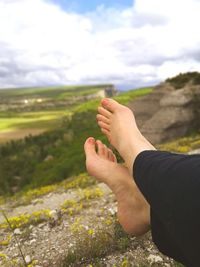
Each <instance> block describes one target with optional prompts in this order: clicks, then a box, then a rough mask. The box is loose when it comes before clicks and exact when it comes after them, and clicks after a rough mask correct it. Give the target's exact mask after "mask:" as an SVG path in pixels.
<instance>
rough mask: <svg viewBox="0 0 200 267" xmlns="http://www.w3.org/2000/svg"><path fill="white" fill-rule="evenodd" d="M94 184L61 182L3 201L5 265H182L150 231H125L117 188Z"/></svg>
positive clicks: (1, 255) (0, 246)
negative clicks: (137, 234)
mask: <svg viewBox="0 0 200 267" xmlns="http://www.w3.org/2000/svg"><path fill="white" fill-rule="evenodd" d="M79 178H80V177H79ZM75 179H76V178H75ZM88 179H90V178H88ZM79 180H80V179H79ZM88 181H89V180H88ZM72 182H73V180H72ZM91 184H92V183H91V181H89V182H88V186H87V185H86V184H85V185H84V188H73V187H72V188H70V189H66V188H67V187H66V184H64V183H61V184H60V185H59V186H57V187H56V189H55V188H54V187H52V191H50V192H48V193H47V194H43V195H40V196H35V197H32V198H31V199H30V198H29V199H28V201H27V199H26V201H25V199H24V198H23V196H20V197H18V198H16V199H10V200H8V201H7V202H5V203H4V204H2V205H1V209H2V210H3V211H4V213H2V214H0V266H5V267H11V266H29V267H32V266H37V267H47V266H49V267H54V266H56V267H65V266H77V267H78V266H80V267H81V266H87V267H89V266H90V267H91V266H93V267H94V266H110V267H114V266H115V267H126V266H138V267H139V266H140V267H142V266H166V267H172V266H179V265H178V264H177V263H175V262H174V261H173V260H171V259H169V258H167V257H165V256H163V255H162V254H160V253H159V252H158V250H157V249H156V247H155V246H154V244H153V243H152V241H151V235H150V233H148V234H146V235H145V236H143V237H141V238H135V237H131V236H128V235H127V234H125V233H124V231H123V230H122V229H121V227H120V225H119V224H118V222H117V219H116V200H115V198H114V196H113V194H112V192H111V191H110V190H109V189H108V188H107V187H106V186H105V185H104V184H93V185H91ZM74 185H76V186H75V187H77V183H76V182H75V183H74ZM44 191H45V190H44ZM5 215H6V217H8V222H6V221H5ZM20 250H21V252H20Z"/></svg>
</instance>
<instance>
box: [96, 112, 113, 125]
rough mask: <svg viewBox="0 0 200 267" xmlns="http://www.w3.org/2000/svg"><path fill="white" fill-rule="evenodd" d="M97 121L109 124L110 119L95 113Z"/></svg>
mask: <svg viewBox="0 0 200 267" xmlns="http://www.w3.org/2000/svg"><path fill="white" fill-rule="evenodd" d="M97 121H102V122H104V123H107V124H110V120H109V119H108V118H106V117H105V116H102V115H101V114H97Z"/></svg>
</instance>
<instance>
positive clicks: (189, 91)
mask: <svg viewBox="0 0 200 267" xmlns="http://www.w3.org/2000/svg"><path fill="white" fill-rule="evenodd" d="M130 108H131V109H132V110H133V111H134V113H135V116H136V120H137V123H138V126H139V128H140V130H141V131H142V133H143V134H144V135H145V136H146V137H147V138H148V139H149V140H150V141H151V142H152V143H154V144H159V143H161V142H165V141H169V140H172V139H174V138H177V137H181V136H184V135H186V134H187V133H189V132H191V131H197V130H198V129H199V128H200V119H199V118H200V116H199V115H200V85H193V84H191V83H188V84H186V85H185V86H184V87H183V88H181V89H178V90H177V89H175V87H173V86H172V85H171V84H170V83H162V84H160V85H158V86H156V87H155V89H154V91H153V93H152V94H150V95H147V96H145V97H143V98H141V99H137V100H135V101H133V102H131V103H130Z"/></svg>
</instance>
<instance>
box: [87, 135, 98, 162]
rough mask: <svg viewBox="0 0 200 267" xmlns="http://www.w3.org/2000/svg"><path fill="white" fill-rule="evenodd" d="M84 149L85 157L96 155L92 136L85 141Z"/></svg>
mask: <svg viewBox="0 0 200 267" xmlns="http://www.w3.org/2000/svg"><path fill="white" fill-rule="evenodd" d="M84 150H85V155H86V158H88V157H91V156H94V155H96V150H95V139H94V138H93V137H89V138H88V139H87V140H86V141H85V144H84Z"/></svg>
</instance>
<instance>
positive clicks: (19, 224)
mask: <svg viewBox="0 0 200 267" xmlns="http://www.w3.org/2000/svg"><path fill="white" fill-rule="evenodd" d="M50 218H51V214H50V210H48V209H47V210H40V211H34V212H32V213H31V214H20V215H19V216H14V217H10V218H8V221H9V223H10V226H11V228H12V230H14V229H16V228H23V227H25V226H27V225H31V224H32V225H35V224H38V223H41V222H44V221H47V220H49V219H50ZM0 229H9V225H8V223H7V221H4V222H2V223H0Z"/></svg>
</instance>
